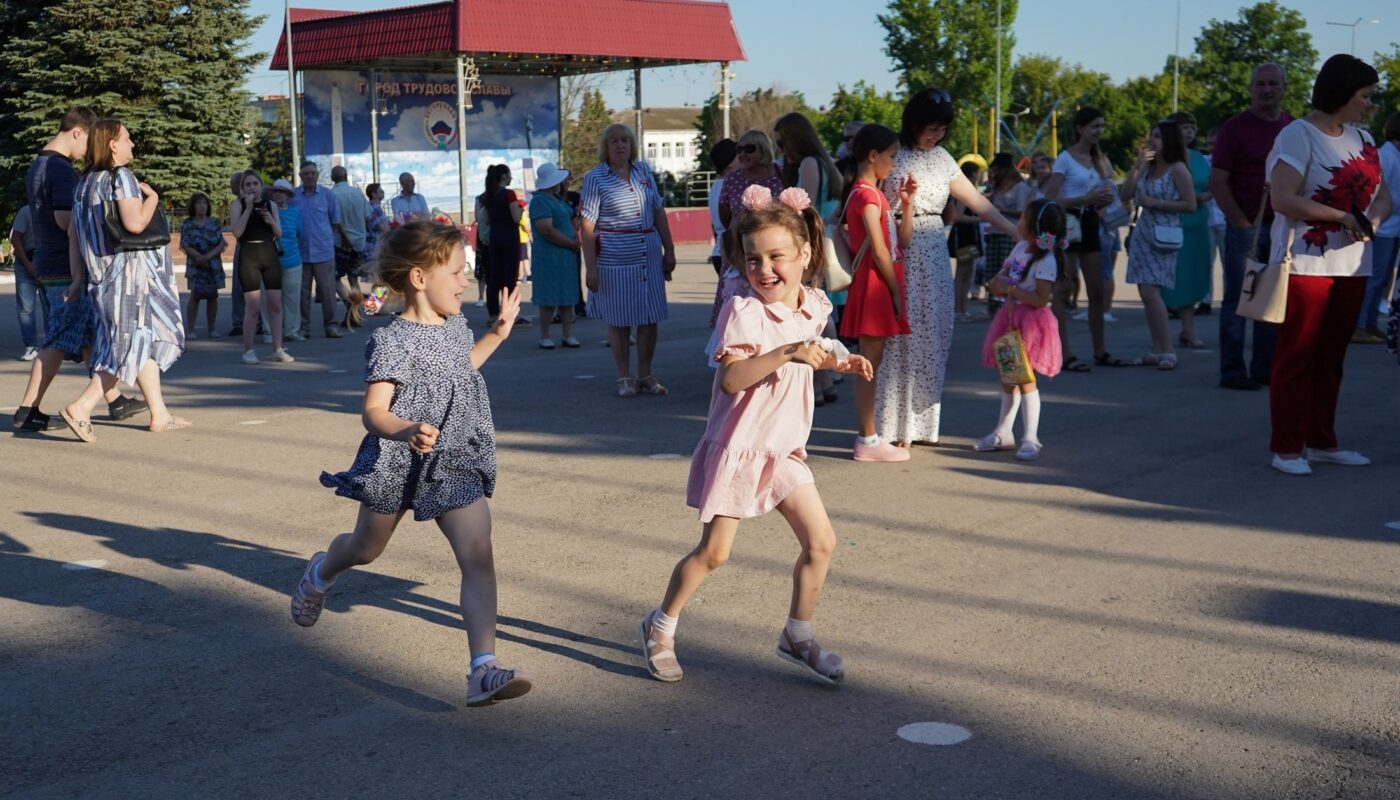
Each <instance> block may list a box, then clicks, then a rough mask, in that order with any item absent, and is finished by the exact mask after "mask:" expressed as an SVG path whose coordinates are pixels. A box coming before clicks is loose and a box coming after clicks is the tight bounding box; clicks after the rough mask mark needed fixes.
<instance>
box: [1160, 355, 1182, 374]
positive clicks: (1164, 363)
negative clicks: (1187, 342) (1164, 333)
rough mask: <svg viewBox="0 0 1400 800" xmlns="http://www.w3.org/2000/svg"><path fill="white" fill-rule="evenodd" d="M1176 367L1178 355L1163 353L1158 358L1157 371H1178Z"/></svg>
mask: <svg viewBox="0 0 1400 800" xmlns="http://www.w3.org/2000/svg"><path fill="white" fill-rule="evenodd" d="M1176 365H1177V360H1176V353H1163V354H1161V355H1160V356H1157V369H1160V370H1164V371H1165V370H1173V369H1176Z"/></svg>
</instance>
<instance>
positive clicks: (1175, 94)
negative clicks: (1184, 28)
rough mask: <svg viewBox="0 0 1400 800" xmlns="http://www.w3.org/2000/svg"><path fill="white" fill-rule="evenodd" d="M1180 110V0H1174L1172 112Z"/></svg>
mask: <svg viewBox="0 0 1400 800" xmlns="http://www.w3.org/2000/svg"><path fill="white" fill-rule="evenodd" d="M1180 110H1181V0H1176V54H1175V55H1173V56H1172V113H1173V114H1175V113H1176V112H1178V111H1180Z"/></svg>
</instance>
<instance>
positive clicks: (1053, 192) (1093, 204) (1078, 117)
mask: <svg viewBox="0 0 1400 800" xmlns="http://www.w3.org/2000/svg"><path fill="white" fill-rule="evenodd" d="M1072 125H1073V129H1074V141H1073V144H1071V145H1070V146H1069V147H1067V148H1065V149H1064V150H1063V151H1062V152H1061V153H1060V155H1059V156H1058V157H1057V158H1056V159H1055V165H1054V167H1053V168H1052V171H1051V173H1050V177H1049V178H1048V179H1047V180H1046V181H1045V184H1044V186H1043V187H1042V191H1043V192H1044V193H1045V197H1046V199H1048V200H1053V201H1054V202H1056V203H1059V204H1060V205H1061V206H1062V207H1063V208H1064V209H1065V210H1066V211H1067V212H1068V213H1069V215H1070V217H1071V218H1072V219H1070V220H1069V222H1070V225H1071V231H1070V233H1069V234H1068V235H1069V238H1070V245H1069V250H1068V251H1066V252H1067V254H1068V255H1069V259H1068V263H1069V270H1068V271H1069V272H1070V273H1071V275H1068V276H1066V275H1062V276H1060V284H1059V285H1058V286H1056V287H1055V303H1054V309H1055V319H1057V320H1059V323H1060V349H1061V351H1062V352H1063V354H1064V357H1065V371H1066V372H1088V371H1089V365H1088V364H1085V363H1084V362H1083V361H1080V360H1079V359H1078V358H1076V357H1075V355H1074V348H1073V347H1071V346H1070V342H1069V328H1068V325H1067V319H1066V307H1067V306H1068V305H1069V304H1070V303H1071V302H1072V301H1073V300H1074V298H1073V297H1071V296H1070V287H1071V286H1072V285H1073V277H1072V274H1073V273H1078V274H1080V275H1082V276H1083V279H1084V290H1085V293H1086V294H1088V295H1089V336H1090V337H1091V338H1092V339H1093V343H1094V363H1096V364H1098V365H1100V366H1105V367H1125V366H1128V365H1129V364H1130V363H1131V362H1128V361H1124V360H1123V359H1120V358H1114V357H1113V356H1112V355H1109V353H1108V350H1107V349H1105V346H1104V336H1103V323H1104V319H1103V315H1104V281H1103V260H1102V257H1101V253H1102V250H1103V243H1102V242H1101V241H1100V237H1099V233H1100V231H1099V228H1100V224H1099V210H1100V209H1103V208H1107V207H1108V206H1109V205H1110V204H1112V202H1113V194H1114V186H1113V182H1112V181H1111V180H1110V179H1109V176H1110V175H1112V174H1113V170H1112V168H1111V167H1110V165H1109V163H1108V159H1107V158H1105V157H1104V155H1103V151H1102V150H1101V149H1100V148H1099V139H1100V138H1102V137H1103V129H1104V116H1103V112H1102V111H1100V110H1098V109H1097V108H1093V107H1091V106H1083V107H1081V108H1080V109H1079V110H1078V111H1076V112H1075V114H1074V119H1073V122H1072ZM1076 224H1077V227H1078V229H1079V232H1078V237H1077V238H1076V235H1075V233H1074V231H1073V230H1072V229H1073V227H1075V226H1076Z"/></svg>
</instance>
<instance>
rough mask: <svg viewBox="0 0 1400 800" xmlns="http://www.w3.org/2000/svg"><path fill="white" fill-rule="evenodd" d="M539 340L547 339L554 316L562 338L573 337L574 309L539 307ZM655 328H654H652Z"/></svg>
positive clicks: (568, 307)
mask: <svg viewBox="0 0 1400 800" xmlns="http://www.w3.org/2000/svg"><path fill="white" fill-rule="evenodd" d="M539 310H540V338H541V339H548V338H549V326H550V321H551V320H553V319H554V315H555V314H558V315H559V327H560V328H562V329H563V331H564V338H565V339H567V338H569V337H570V336H573V335H574V307H573V306H540V309H539ZM653 327H655V326H653Z"/></svg>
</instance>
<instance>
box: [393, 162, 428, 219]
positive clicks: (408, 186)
mask: <svg viewBox="0 0 1400 800" xmlns="http://www.w3.org/2000/svg"><path fill="white" fill-rule="evenodd" d="M417 185H418V182H417V181H415V180H414V179H413V173H411V172H405V173H404V174H402V175H400V176H399V193H398V194H396V195H394V197H393V199H391V200H390V201H389V210H390V212H392V213H393V216H394V221H395V222H397V223H399V224H400V225H402V224H403V223H405V222H412V221H413V220H415V219H427V218H428V201H427V200H426V199H425V198H424V197H423V195H421V194H418V193H416V192H414V191H413V190H414V189H415V188H416V187H417Z"/></svg>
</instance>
